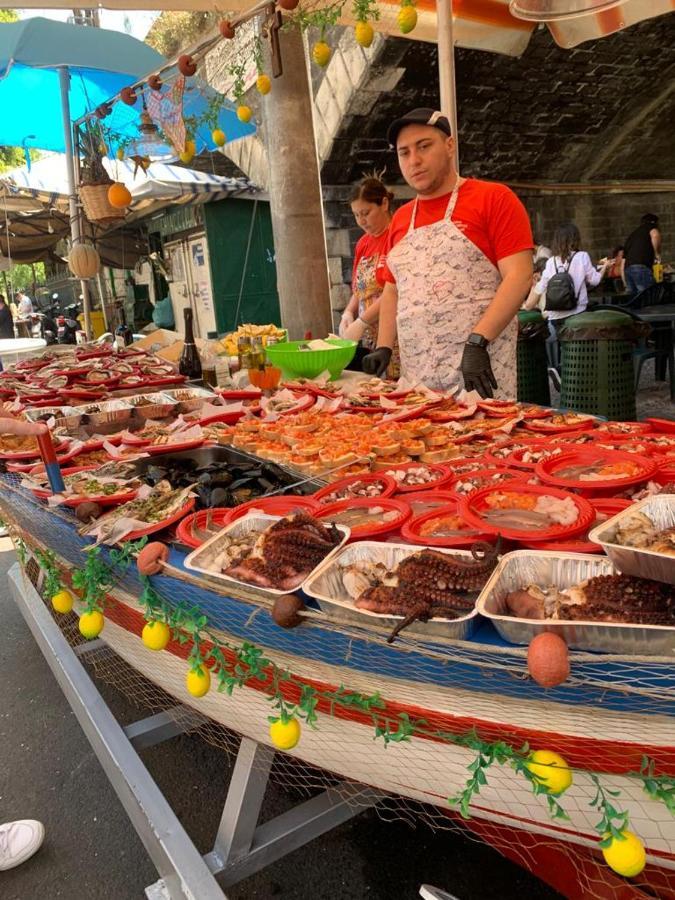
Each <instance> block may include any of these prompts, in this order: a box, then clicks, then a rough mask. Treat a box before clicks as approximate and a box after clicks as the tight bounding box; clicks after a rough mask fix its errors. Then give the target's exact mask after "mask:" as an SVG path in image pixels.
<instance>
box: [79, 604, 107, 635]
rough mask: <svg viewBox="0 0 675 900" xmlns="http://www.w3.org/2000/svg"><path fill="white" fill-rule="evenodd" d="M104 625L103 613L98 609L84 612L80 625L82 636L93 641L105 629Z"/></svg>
mask: <svg viewBox="0 0 675 900" xmlns="http://www.w3.org/2000/svg"><path fill="white" fill-rule="evenodd" d="M104 625H105V619H104V618H103V613H102V612H99V611H98V610H97V609H92V611H91V612H85V613H82V615H81V616H80V621H79V624H78V627H79V629H80V634H81V635H82V637H86V639H87V640H88V641H91V640H93V639H94V638H97V637H98V636H99V634H100V633H101V632H102V631H103V626H104Z"/></svg>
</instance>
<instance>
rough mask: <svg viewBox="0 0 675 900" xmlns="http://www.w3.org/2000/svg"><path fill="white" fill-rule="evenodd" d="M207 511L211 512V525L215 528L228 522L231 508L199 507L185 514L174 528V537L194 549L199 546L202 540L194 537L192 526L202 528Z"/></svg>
mask: <svg viewBox="0 0 675 900" xmlns="http://www.w3.org/2000/svg"><path fill="white" fill-rule="evenodd" d="M209 513H210V514H211V525H212V526H215V527H216V528H222V527H223V526H224V525H226V524H227V523H228V522H229V517H230V515H231V514H232V510H231V509H227V508H225V507H216V508H214V509H200V510H199V512H196V513H192V514H191V515H189V516H186V517H185V518H184V519H181V521H180V522H179V523H178V527H177V528H176V537H177V538H178V540H179V541H180V542H181V543H183V544H185V545H186V546H188V547H193V548H195V549H196V548H197V547H201V545H202V543H203V541H200V540H199V538H197V537H195V535H194V533H193V531H192V528H193V526H195V525H196V526H197V527H198V528H203V527H204V526H205V525H206V519H207V516H208V515H209Z"/></svg>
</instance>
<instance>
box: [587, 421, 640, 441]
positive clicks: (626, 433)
mask: <svg viewBox="0 0 675 900" xmlns="http://www.w3.org/2000/svg"><path fill="white" fill-rule="evenodd" d="M651 430H652V426H651V425H650V424H649V423H648V422H601V423H600V424H599V425H598V427H597V429H596V434H598V433H599V434H607V435H610V434H611V435H612V437H613V438H621V437H624V438H627V439H628V440H630V438H631V437H635V436H636V435H641V434H649V433H650V432H651Z"/></svg>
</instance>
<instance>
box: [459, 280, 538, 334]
mask: <svg viewBox="0 0 675 900" xmlns="http://www.w3.org/2000/svg"><path fill="white" fill-rule="evenodd" d="M530 283H531V275H530V276H527V277H526V276H523V275H521V274H520V273H516V272H514V273H511V274H509V275H507V276H506V277H505V278H504V280H503V281H502V283H501V284H500V285H499V288H498V289H497V292H496V293H495V295H494V297H493V298H492V301H491V303H490V305H489V306H488V308H487V309H486V310H485V312H484V314H483V315H482V316H481V317H480V319H479V320H478V322H476V324H475V325H474V327H473V329H472V330H473V331H474V332H476V333H477V334H482V335H483V337H485V338H487V339H488V341H494V340H495V339H496V338H498V337H499V335H500V334H501V333H502V331H504V329H505V328H506V326H507V325H508V324H509V322H510V321H511V319H513V317H514V316H515V315H516V313H517V312H518V310H519V309H520V306H521V304H522V302H523V298H524V297H525V296H526V295H527V293H528V288H529V285H530Z"/></svg>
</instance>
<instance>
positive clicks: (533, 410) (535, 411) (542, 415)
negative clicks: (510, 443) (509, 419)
mask: <svg viewBox="0 0 675 900" xmlns="http://www.w3.org/2000/svg"><path fill="white" fill-rule="evenodd" d="M518 406H519V407H520V415H521V416H522V417H523V419H524V420H525V421H527V420H528V419H548V418H550V417H551V416H552V415H553V410H552V409H549V408H548V407H545V406H537V404H536V403H519V404H518Z"/></svg>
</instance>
